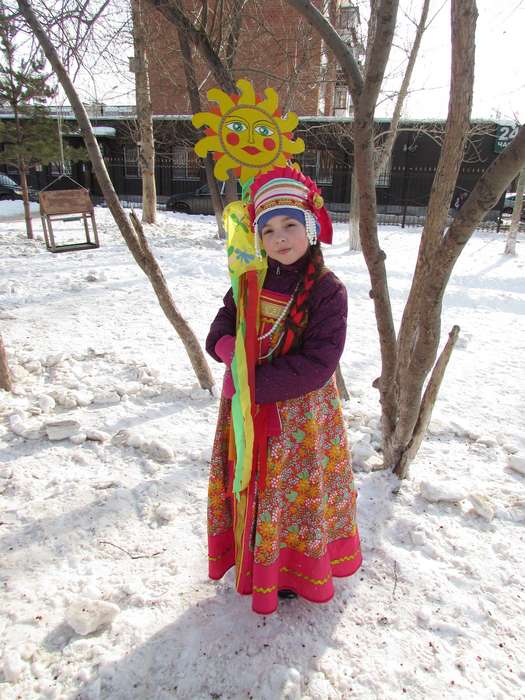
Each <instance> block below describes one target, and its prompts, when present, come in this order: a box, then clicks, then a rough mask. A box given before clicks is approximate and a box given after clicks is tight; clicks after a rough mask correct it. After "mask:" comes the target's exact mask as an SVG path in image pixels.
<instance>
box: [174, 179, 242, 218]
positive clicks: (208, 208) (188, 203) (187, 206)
mask: <svg viewBox="0 0 525 700" xmlns="http://www.w3.org/2000/svg"><path fill="white" fill-rule="evenodd" d="M219 187H220V193H221V195H224V189H225V187H226V183H225V182H221V183H219ZM237 194H238V195H239V196H240V194H241V186H240V185H239V183H237ZM166 209H167V210H168V211H180V212H182V213H184V214H213V204H212V201H211V195H210V189H209V187H208V185H202V186H201V187H199V188H198V189H197V190H195V191H193V192H184V193H181V194H173V195H172V196H171V197H170V198H169V199H168V201H167V202H166Z"/></svg>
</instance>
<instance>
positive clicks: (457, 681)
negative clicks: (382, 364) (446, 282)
mask: <svg viewBox="0 0 525 700" xmlns="http://www.w3.org/2000/svg"><path fill="white" fill-rule="evenodd" d="M96 216H97V225H98V228H99V232H100V236H101V242H102V247H101V248H100V249H99V250H95V251H83V252H77V253H67V254H66V253H65V254H61V255H56V256H55V255H52V254H50V253H47V252H46V251H45V247H44V246H43V243H42V234H41V231H39V222H38V220H35V221H34V223H35V231H36V233H37V239H36V240H35V241H28V240H27V239H26V238H25V236H24V231H23V223H18V222H17V223H9V224H7V223H4V224H2V226H1V228H2V231H1V236H0V248H1V250H0V319H1V321H2V335H3V338H4V342H5V345H6V347H7V351H8V355H9V361H10V365H11V369H12V373H13V381H14V391H13V393H12V394H6V393H5V392H1V391H0V417H1V422H0V546H1V552H0V557H1V560H2V567H1V570H0V582H1V595H2V605H1V606H0V632H1V633H2V642H1V647H0V697H2V700H4V698H5V700H15V699H16V698H24V700H37V699H38V700H40V699H42V698H55V699H56V700H59V699H60V700H74V699H76V700H81V699H82V700H88V699H89V700H106V699H108V698H111V700H124V698H126V699H129V698H132V699H133V700H145V699H148V700H149V698H152V699H153V698H156V699H158V700H167V699H168V698H187V699H191V700H194V699H195V698H199V699H200V698H218V697H222V698H232V699H233V698H235V699H236V698H239V699H240V698H249V697H252V698H254V699H257V700H259V699H260V698H268V699H270V698H271V699H272V700H273V699H274V698H297V699H298V700H299V699H300V700H326V699H329V700H330V699H340V700H342V699H345V700H346V698H351V697H356V698H362V699H363V700H368V698H370V699H372V698H388V699H389V700H390V699H391V698H392V699H396V698H404V697H409V698H425V700H427V699H432V698H442V697H454V698H456V697H457V698H464V699H465V700H467V699H470V698H474V697H490V698H496V699H498V700H507V699H508V698H519V697H521V695H522V694H523V693H522V689H523V686H524V683H525V671H524V669H525V658H524V649H523V642H522V640H523V638H524V635H525V602H524V598H523V592H522V585H523V584H522V582H523V576H524V573H525V572H524V566H525V565H524V561H525V544H524V541H523V537H522V532H523V524H524V523H525V492H524V489H525V467H524V465H525V430H524V419H523V394H522V392H521V394H520V387H522V386H523V381H522V373H523V369H522V362H521V356H522V349H523V346H524V344H525V328H524V327H523V323H522V318H523V309H524V308H525V307H524V301H525V284H524V281H523V280H524V276H523V271H524V262H523V260H522V259H521V258H520V257H517V258H506V257H503V256H502V254H501V253H502V250H503V245H504V241H503V240H502V239H501V238H498V236H497V234H495V233H493V234H486V233H483V234H478V235H476V236H475V237H474V239H473V240H472V241H471V242H470V243H469V245H468V246H467V249H466V251H465V254H464V256H463V258H462V259H460V261H459V264H458V266H457V269H456V271H455V273H454V275H453V277H452V279H451V282H450V286H449V291H448V293H447V295H446V297H445V300H444V318H443V322H444V325H443V328H444V333H443V335H444V336H445V335H446V331H447V330H448V329H449V328H450V327H451V326H452V325H453V324H454V323H459V325H460V326H461V327H462V330H461V335H460V342H459V343H458V347H457V348H456V350H455V351H454V353H453V356H452V359H451V362H450V365H449V367H448V369H447V373H446V377H445V383H444V385H443V388H442V391H441V394H440V396H439V399H438V403H437V405H436V409H435V412H434V416H433V420H432V422H431V425H430V430H429V436H428V438H427V440H426V441H425V442H424V443H423V445H422V447H421V450H420V452H419V454H418V457H417V460H416V462H415V463H414V465H413V466H412V468H411V478H410V479H409V480H408V481H406V482H404V483H403V484H402V485H400V484H399V482H398V481H397V479H396V478H395V477H394V476H393V475H391V474H390V473H388V472H386V471H383V470H381V467H382V454H381V432H380V420H379V407H378V403H377V398H378V397H377V392H376V390H375V389H373V388H372V382H373V381H374V379H376V377H377V376H378V375H379V359H378V358H379V349H378V343H377V336H376V330H375V321H374V318H373V314H372V302H371V301H370V298H369V296H368V290H369V280H368V275H367V271H366V267H365V265H364V262H363V259H362V257H361V256H360V255H358V254H348V253H347V250H346V242H345V228H346V227H345V226H343V225H341V226H336V232H335V243H334V245H333V246H332V248H331V249H328V250H327V251H326V259H327V264H328V265H329V266H330V267H331V268H332V269H334V271H335V272H336V273H337V274H338V275H339V277H340V278H341V279H342V280H343V282H344V283H345V284H346V285H347V288H348V293H349V330H348V338H347V344H346V349H345V353H344V355H343V358H342V363H341V365H342V371H343V375H344V377H345V379H346V382H347V385H348V390H349V393H350V397H351V398H350V401H349V402H348V403H347V404H346V405H345V407H344V412H345V420H346V422H347V426H348V436H349V440H350V443H351V446H352V455H353V460H354V465H355V472H356V483H357V486H358V490H359V501H358V508H359V525H360V529H361V535H362V541H363V553H364V565H363V567H362V569H361V570H360V571H359V572H358V574H357V575H356V576H354V577H353V578H352V579H348V580H346V579H344V580H337V581H336V595H335V597H334V599H333V600H332V601H331V602H330V603H327V604H326V605H324V606H312V605H311V604H309V603H308V602H306V601H301V600H299V601H284V602H283V603H282V604H281V606H280V608H279V611H278V612H277V613H276V614H275V615H273V616H270V617H268V618H262V617H258V616H255V615H254V614H253V613H252V612H251V611H250V600H249V598H244V597H241V596H238V595H237V594H236V593H235V591H234V578H233V573H232V572H230V573H229V574H228V575H227V576H226V577H225V578H224V579H223V580H222V581H220V582H211V581H209V580H208V578H207V553H206V494H207V472H208V461H209V458H210V454H211V445H212V440H213V434H214V429H215V421H216V414H217V406H218V400H217V398H216V397H214V396H210V395H209V394H208V393H207V392H204V391H202V389H200V388H199V387H198V386H197V384H196V381H195V377H194V375H193V373H192V370H191V367H190V363H189V361H188V359H187V357H186V355H185V352H184V349H183V347H182V344H181V342H180V341H179V339H178V338H177V336H176V334H175V332H174V330H173V329H172V327H171V326H170V325H169V323H168V322H167V321H166V319H165V317H164V316H163V314H162V312H161V310H160V308H159V306H158V303H157V301H156V299H155V296H154V294H153V292H152V290H151V288H150V287H149V285H148V282H147V280H146V279H145V277H144V275H143V274H142V272H141V271H140V270H139V269H138V268H137V266H136V265H135V264H134V262H133V260H132V258H131V256H130V254H129V252H128V251H127V249H126V248H125V246H124V245H123V243H122V241H121V238H120V235H119V234H118V231H117V230H116V229H115V226H114V225H113V223H112V221H111V219H110V217H109V213H108V212H107V211H105V210H100V209H97V211H96ZM148 237H149V239H150V241H151V245H152V247H153V249H154V251H155V253H156V255H157V257H158V259H159V261H160V263H161V265H162V268H163V271H164V273H165V275H166V278H167V280H168V283H169V285H170V287H171V289H172V292H173V295H174V297H175V299H176V301H177V304H178V306H179V308H180V311H181V313H182V314H183V315H184V316H185V317H186V318H187V320H188V321H189V323H190V324H191V326H192V328H193V329H194V331H195V333H196V335H197V337H198V338H199V340H200V341H201V342H203V341H204V338H205V336H206V332H207V329H208V327H209V324H210V322H211V320H212V318H213V316H214V315H215V313H216V311H217V309H218V307H219V305H220V301H221V298H222V296H223V295H224V293H225V291H226V289H227V284H228V282H227V275H226V265H225V259H224V252H223V250H222V245H221V244H220V242H218V241H217V240H216V238H215V237H214V221H213V219H212V218H210V217H190V216H184V215H173V214H165V215H161V216H160V218H159V224H158V225H156V226H152V227H148ZM381 239H382V240H381V245H382V247H383V248H384V249H385V251H386V252H387V256H388V257H387V266H388V269H389V272H390V280H389V285H390V289H391V294H392V303H393V308H394V314H395V316H396V319H397V320H399V319H400V316H401V312H402V305H403V302H404V300H405V299H406V296H407V293H408V283H409V277H410V274H411V271H412V269H413V264H414V260H415V255H416V252H417V247H418V243H419V232H417V231H414V230H405V231H401V230H400V229H395V228H384V229H383V230H382V232H381ZM211 369H212V372H213V373H214V377H215V379H216V382H217V384H218V385H220V384H219V383H220V381H221V374H222V371H221V367H220V366H219V365H218V364H216V363H212V367H211Z"/></svg>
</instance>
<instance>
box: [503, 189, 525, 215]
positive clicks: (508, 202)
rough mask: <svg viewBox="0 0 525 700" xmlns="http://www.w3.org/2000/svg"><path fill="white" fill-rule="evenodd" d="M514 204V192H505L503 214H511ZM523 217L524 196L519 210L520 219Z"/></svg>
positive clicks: (524, 212)
mask: <svg viewBox="0 0 525 700" xmlns="http://www.w3.org/2000/svg"><path fill="white" fill-rule="evenodd" d="M515 202H516V193H515V192H507V194H506V195H505V202H504V203H503V213H504V214H512V210H513V209H514V204H515ZM524 216H525V194H524V195H523V207H522V210H521V218H522V219H523V218H524Z"/></svg>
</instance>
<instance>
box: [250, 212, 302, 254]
mask: <svg viewBox="0 0 525 700" xmlns="http://www.w3.org/2000/svg"><path fill="white" fill-rule="evenodd" d="M261 237H262V241H263V245H264V248H265V250H266V252H267V253H268V255H269V256H270V258H273V259H274V260H277V262H279V263H282V264H283V265H292V264H293V263H294V262H296V261H297V260H299V258H302V257H303V255H304V254H305V253H306V251H307V250H308V245H309V243H308V238H307V237H306V228H305V227H304V225H303V224H301V223H300V222H299V221H297V219H292V218H290V217H289V216H286V215H282V214H277V215H276V216H272V218H271V219H269V220H268V221H267V222H266V223H265V224H264V226H263V229H262V232H261Z"/></svg>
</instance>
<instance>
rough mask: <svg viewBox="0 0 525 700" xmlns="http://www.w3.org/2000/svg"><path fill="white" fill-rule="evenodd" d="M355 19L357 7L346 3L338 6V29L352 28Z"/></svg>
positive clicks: (355, 21) (356, 19) (356, 18)
mask: <svg viewBox="0 0 525 700" xmlns="http://www.w3.org/2000/svg"><path fill="white" fill-rule="evenodd" d="M357 21H358V15H357V7H352V5H346V6H345V7H340V8H339V29H352V28H353V27H355V25H356V23H357Z"/></svg>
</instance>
